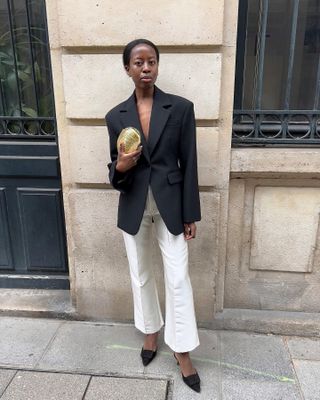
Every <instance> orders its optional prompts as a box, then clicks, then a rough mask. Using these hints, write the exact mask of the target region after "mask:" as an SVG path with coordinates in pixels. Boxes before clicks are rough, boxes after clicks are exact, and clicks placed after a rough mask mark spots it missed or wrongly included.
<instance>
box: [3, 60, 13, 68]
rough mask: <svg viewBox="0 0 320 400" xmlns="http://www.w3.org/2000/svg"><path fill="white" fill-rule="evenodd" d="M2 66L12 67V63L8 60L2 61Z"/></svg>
mask: <svg viewBox="0 0 320 400" xmlns="http://www.w3.org/2000/svg"><path fill="white" fill-rule="evenodd" d="M1 62H2V64H6V65H10V67H13V66H14V61H9V60H2V61H1Z"/></svg>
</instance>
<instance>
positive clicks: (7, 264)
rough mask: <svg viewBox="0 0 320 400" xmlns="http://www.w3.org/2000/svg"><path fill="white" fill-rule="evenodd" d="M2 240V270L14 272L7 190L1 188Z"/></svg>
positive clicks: (0, 258)
mask: <svg viewBox="0 0 320 400" xmlns="http://www.w3.org/2000/svg"><path fill="white" fill-rule="evenodd" d="M0 238H1V240H0V270H2V269H6V270H13V263H12V248H11V241H10V236H9V223H8V213H7V202H6V191H5V188H0Z"/></svg>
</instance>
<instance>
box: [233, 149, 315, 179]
mask: <svg viewBox="0 0 320 400" xmlns="http://www.w3.org/2000/svg"><path fill="white" fill-rule="evenodd" d="M319 171H320V149H316V148H313V149H312V148H311V149H271V148H270V149H265V148H264V149H248V148H247V149H232V152H231V173H232V174H235V175H238V174H251V175H252V174H255V175H257V174H259V175H260V176H261V174H275V173H276V174H278V175H279V174H295V175H297V174H319Z"/></svg>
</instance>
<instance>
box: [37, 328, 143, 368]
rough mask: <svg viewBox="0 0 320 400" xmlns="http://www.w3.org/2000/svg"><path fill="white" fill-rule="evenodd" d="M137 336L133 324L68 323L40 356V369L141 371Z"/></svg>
mask: <svg viewBox="0 0 320 400" xmlns="http://www.w3.org/2000/svg"><path fill="white" fill-rule="evenodd" d="M142 343H143V335H141V334H140V333H139V332H138V331H137V330H136V329H135V328H134V327H133V326H131V325H130V326H125V325H124V326H121V325H106V324H99V323H83V322H68V323H66V324H65V325H63V326H62V327H61V328H60V329H59V332H58V334H57V336H56V337H55V340H54V341H53V342H52V343H51V346H50V348H49V349H48V351H47V352H46V354H45V355H44V357H43V358H42V359H41V362H40V363H39V365H38V366H39V368H41V369H62V370H68V371H70V370H71V371H81V372H90V371H93V372H96V373H103V374H107V373H111V374H112V373H117V374H125V375H127V374H129V375H136V374H139V373H142V372H143V365H142V363H141V360H140V355H139V354H140V349H141V346H142Z"/></svg>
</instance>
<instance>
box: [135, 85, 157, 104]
mask: <svg viewBox="0 0 320 400" xmlns="http://www.w3.org/2000/svg"><path fill="white" fill-rule="evenodd" d="M135 94H136V99H137V102H139V101H144V100H149V99H152V98H153V94H154V86H152V87H151V88H147V89H140V88H137V87H136V89H135Z"/></svg>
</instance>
